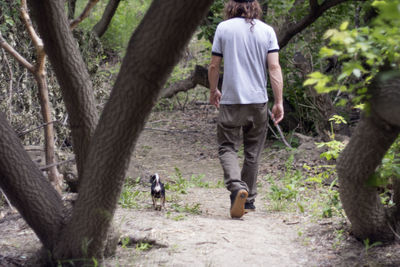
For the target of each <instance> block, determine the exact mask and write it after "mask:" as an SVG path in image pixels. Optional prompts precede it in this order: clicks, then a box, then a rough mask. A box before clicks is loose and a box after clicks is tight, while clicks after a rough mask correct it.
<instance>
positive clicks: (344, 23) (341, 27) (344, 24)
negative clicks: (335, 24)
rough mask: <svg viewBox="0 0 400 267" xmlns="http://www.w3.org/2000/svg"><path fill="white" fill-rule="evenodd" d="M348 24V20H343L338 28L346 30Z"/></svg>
mask: <svg viewBox="0 0 400 267" xmlns="http://www.w3.org/2000/svg"><path fill="white" fill-rule="evenodd" d="M348 26H349V22H348V21H345V22H343V23H342V24H341V25H340V27H339V29H340V30H341V31H344V30H347V27H348Z"/></svg>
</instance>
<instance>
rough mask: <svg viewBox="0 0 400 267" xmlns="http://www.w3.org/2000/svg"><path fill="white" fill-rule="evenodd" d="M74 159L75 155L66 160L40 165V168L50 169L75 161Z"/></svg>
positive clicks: (43, 169)
mask: <svg viewBox="0 0 400 267" xmlns="http://www.w3.org/2000/svg"><path fill="white" fill-rule="evenodd" d="M73 161H75V157H73V158H71V159H67V160H64V161H60V162H56V163H53V164H49V165H46V166H42V167H39V170H41V171H45V170H47V169H50V168H51V167H54V166H59V165H62V164H65V163H69V162H73Z"/></svg>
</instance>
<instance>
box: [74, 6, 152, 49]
mask: <svg viewBox="0 0 400 267" xmlns="http://www.w3.org/2000/svg"><path fill="white" fill-rule="evenodd" d="M86 3H87V1H78V3H77V12H76V13H77V14H79V12H81V11H82V10H83V8H84V7H85V5H86ZM107 3H108V2H107V1H100V2H99V3H97V5H96V6H95V7H94V8H93V10H92V12H91V15H90V17H89V18H87V19H85V20H84V21H83V22H82V23H81V24H80V25H79V27H81V28H83V29H85V30H86V31H91V30H92V28H93V26H94V25H95V24H96V23H97V22H98V21H99V20H100V19H101V16H102V15H103V11H104V9H105V7H106V5H107ZM150 3H151V1H150V0H143V1H121V2H120V4H119V6H118V9H117V11H116V13H115V15H114V17H113V19H112V21H111V24H110V26H109V28H108V29H107V32H106V33H105V34H104V36H103V37H102V41H103V44H104V46H105V47H106V48H108V49H111V50H114V51H118V52H120V53H121V54H122V53H123V52H124V50H125V48H126V47H127V44H128V41H129V39H130V37H131V35H132V33H133V31H134V30H135V29H136V27H137V26H138V25H139V23H140V21H141V19H142V18H143V16H144V14H145V13H146V11H147V9H148V7H149V6H150Z"/></svg>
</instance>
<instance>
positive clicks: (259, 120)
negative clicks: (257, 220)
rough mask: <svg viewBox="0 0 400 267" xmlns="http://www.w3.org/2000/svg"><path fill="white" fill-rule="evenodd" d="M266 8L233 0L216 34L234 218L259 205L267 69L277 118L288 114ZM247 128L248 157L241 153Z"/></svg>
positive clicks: (252, 0) (214, 80)
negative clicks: (265, 19)
mask: <svg viewBox="0 0 400 267" xmlns="http://www.w3.org/2000/svg"><path fill="white" fill-rule="evenodd" d="M261 14H262V11H261V8H260V4H259V3H258V1H257V0H229V2H227V4H226V5H225V16H226V20H225V21H223V22H221V23H220V24H219V25H218V27H217V30H216V32H215V36H214V43H213V47H212V58H211V63H210V66H209V69H208V77H209V82H210V103H211V104H213V105H215V106H216V107H217V108H219V117H218V126H217V136H218V137H217V138H218V145H219V148H218V155H219V159H220V162H221V165H222V168H223V171H224V182H225V186H226V187H227V189H228V190H229V191H230V192H231V195H230V198H231V209H230V214H231V217H232V218H240V217H242V216H243V214H244V213H245V212H248V211H254V210H255V205H254V201H255V198H256V195H257V172H258V162H259V159H260V154H261V152H262V150H263V146H264V141H265V139H266V132H267V123H268V121H267V120H268V107H267V101H268V96H267V91H266V87H267V77H266V76H267V75H266V74H267V71H268V74H269V78H270V83H271V87H272V90H273V94H274V105H273V108H272V116H271V117H272V120H273V121H274V123H275V124H278V123H279V122H280V121H281V120H282V119H283V114H284V112H283V104H282V88H283V81H282V72H281V67H280V65H279V53H278V52H279V46H278V41H277V38H276V34H275V32H274V30H273V29H272V27H270V26H269V25H267V24H265V23H263V22H262V21H260V20H259V18H260V17H261ZM222 59H224V79H223V85H222V90H221V91H222V93H221V91H220V90H219V89H218V88H217V85H218V78H219V69H220V65H221V61H222ZM240 131H243V145H244V156H245V159H244V162H243V167H242V169H240V167H239V161H238V158H237V151H238V146H239V143H240Z"/></svg>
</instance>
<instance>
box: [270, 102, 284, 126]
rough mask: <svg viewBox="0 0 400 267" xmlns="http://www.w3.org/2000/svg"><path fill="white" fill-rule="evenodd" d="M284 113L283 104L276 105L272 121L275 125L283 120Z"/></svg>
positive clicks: (273, 109)
mask: <svg viewBox="0 0 400 267" xmlns="http://www.w3.org/2000/svg"><path fill="white" fill-rule="evenodd" d="M283 115H284V111H283V105H282V104H274V106H273V107H272V116H271V117H272V118H271V119H272V120H273V121H274V124H275V125H277V124H278V123H279V122H281V120H282V119H283Z"/></svg>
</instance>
